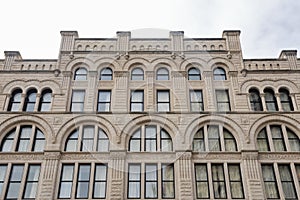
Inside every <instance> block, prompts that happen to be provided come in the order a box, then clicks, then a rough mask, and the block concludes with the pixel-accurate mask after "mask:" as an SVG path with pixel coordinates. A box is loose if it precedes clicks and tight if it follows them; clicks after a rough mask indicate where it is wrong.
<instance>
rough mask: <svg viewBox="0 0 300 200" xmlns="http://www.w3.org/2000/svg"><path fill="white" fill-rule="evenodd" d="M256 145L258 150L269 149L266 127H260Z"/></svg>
mask: <svg viewBox="0 0 300 200" xmlns="http://www.w3.org/2000/svg"><path fill="white" fill-rule="evenodd" d="M257 146H258V150H259V151H270V148H269V142H268V138H267V132H266V129H265V128H264V129H262V130H261V131H260V133H259V134H258V136H257Z"/></svg>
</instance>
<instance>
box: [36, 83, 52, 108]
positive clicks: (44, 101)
mask: <svg viewBox="0 0 300 200" xmlns="http://www.w3.org/2000/svg"><path fill="white" fill-rule="evenodd" d="M49 94H50V95H51V97H50V100H45V99H44V97H45V96H46V95H49ZM52 95H53V93H52V90H51V89H45V90H43V92H42V94H41V97H40V102H39V108H38V111H39V112H48V111H51V105H52ZM45 105H46V107H47V105H48V107H49V108H48V109H46V110H45V109H43V107H44V106H45Z"/></svg>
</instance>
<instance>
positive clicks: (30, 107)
mask: <svg viewBox="0 0 300 200" xmlns="http://www.w3.org/2000/svg"><path fill="white" fill-rule="evenodd" d="M36 93H37V91H36V89H30V90H28V92H27V94H26V98H25V102H24V107H23V111H26V112H33V111H34V107H35V102H36Z"/></svg>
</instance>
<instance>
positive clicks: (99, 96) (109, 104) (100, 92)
mask: <svg viewBox="0 0 300 200" xmlns="http://www.w3.org/2000/svg"><path fill="white" fill-rule="evenodd" d="M104 93H109V100H107V99H106V100H105V101H100V98H101V94H104ZM111 96H112V91H111V90H98V100H97V112H111ZM100 105H105V109H104V110H100V108H101V106H100ZM107 106H108V110H107Z"/></svg>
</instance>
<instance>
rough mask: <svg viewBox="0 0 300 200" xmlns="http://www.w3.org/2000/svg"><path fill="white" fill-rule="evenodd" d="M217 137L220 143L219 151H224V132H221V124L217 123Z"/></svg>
mask: <svg viewBox="0 0 300 200" xmlns="http://www.w3.org/2000/svg"><path fill="white" fill-rule="evenodd" d="M219 139H220V143H221V151H225V141H224V134H223V126H222V125H219Z"/></svg>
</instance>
